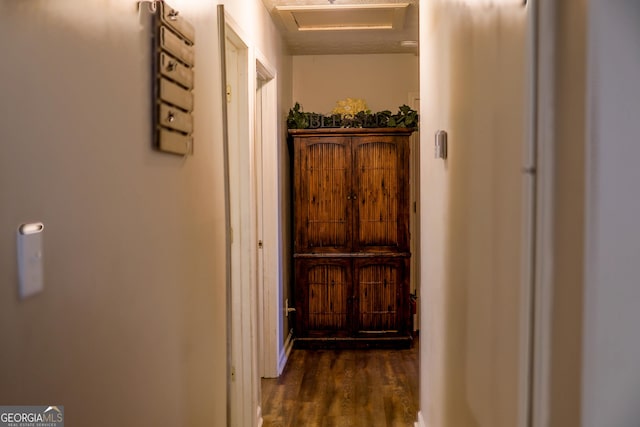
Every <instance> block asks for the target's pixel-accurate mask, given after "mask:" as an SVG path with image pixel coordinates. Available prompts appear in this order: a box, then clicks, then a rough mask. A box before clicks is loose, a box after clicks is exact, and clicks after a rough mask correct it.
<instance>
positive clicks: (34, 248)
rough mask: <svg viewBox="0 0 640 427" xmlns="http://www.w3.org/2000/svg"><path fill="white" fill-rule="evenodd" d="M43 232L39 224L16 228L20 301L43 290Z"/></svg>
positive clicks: (23, 225) (42, 227) (41, 225)
mask: <svg viewBox="0 0 640 427" xmlns="http://www.w3.org/2000/svg"><path fill="white" fill-rule="evenodd" d="M43 230H44V225H43V224H42V223H40V222H36V223H30V224H22V225H21V226H20V227H18V232H17V239H18V282H19V291H20V298H21V299H24V298H27V297H30V296H32V295H35V294H37V293H39V292H42V290H43V289H44V272H43V259H42V258H43V257H42V234H43V233H42V231H43Z"/></svg>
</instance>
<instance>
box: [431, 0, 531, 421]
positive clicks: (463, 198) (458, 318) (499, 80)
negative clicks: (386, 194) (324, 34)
mask: <svg viewBox="0 0 640 427" xmlns="http://www.w3.org/2000/svg"><path fill="white" fill-rule="evenodd" d="M420 14H421V17H420V22H421V35H420V46H421V47H420V49H421V50H420V81H421V88H420V93H421V94H420V98H421V113H422V114H421V116H422V122H421V145H422V147H424V150H423V151H422V152H423V155H422V158H421V194H420V200H421V210H422V212H423V215H422V222H421V230H422V232H421V251H422V260H421V262H422V264H421V272H422V284H421V286H422V288H421V293H420V294H421V300H422V303H423V306H422V314H423V317H422V321H421V341H422V342H421V350H422V353H421V360H420V362H421V369H422V376H421V379H422V381H421V393H420V395H421V402H420V409H421V414H422V416H423V418H424V420H425V421H426V424H427V425H433V426H460V427H471V426H474V427H476V426H477V427H513V426H514V425H517V423H518V419H519V414H518V408H519V407H520V403H521V400H522V398H523V397H522V396H521V395H520V393H519V391H520V385H521V381H522V376H521V374H520V365H519V363H520V354H519V353H520V340H521V336H520V334H521V332H522V325H521V324H520V323H521V322H520V320H521V317H522V312H523V310H526V308H525V307H522V306H521V295H520V289H521V253H522V245H523V241H522V236H523V230H524V225H523V211H522V208H523V200H524V196H523V185H522V179H523V178H522V175H521V168H522V159H523V149H524V145H525V137H526V121H525V120H526V108H527V106H528V104H527V102H528V101H527V99H526V84H527V70H526V57H525V55H526V51H527V49H526V33H527V31H526V29H527V28H526V27H527V8H526V7H521V6H513V7H511V6H498V5H497V4H494V5H489V6H482V5H477V4H473V3H472V2H451V1H444V0H435V1H422V2H421V3H420ZM440 129H442V130H445V131H447V133H448V144H449V145H448V158H447V159H446V160H442V159H435V158H434V156H433V149H432V147H433V138H434V135H435V132H436V131H437V130H440Z"/></svg>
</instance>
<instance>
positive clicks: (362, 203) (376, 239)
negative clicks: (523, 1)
mask: <svg viewBox="0 0 640 427" xmlns="http://www.w3.org/2000/svg"><path fill="white" fill-rule="evenodd" d="M406 149H407V143H406V141H405V139H404V138H397V137H393V136H365V137H361V138H356V139H354V142H353V152H354V156H353V158H354V162H353V171H354V173H353V175H352V179H353V181H354V184H353V187H354V192H353V197H354V202H356V205H357V206H356V214H355V215H354V229H355V236H354V237H355V241H354V242H353V250H354V251H367V250H370V251H389V250H391V251H396V250H398V251H407V250H408V248H409V246H408V244H409V242H408V233H407V230H408V228H407V227H408V224H409V209H408V208H409V202H408V190H409V182H408V179H407V178H408V170H406V168H404V165H405V164H406V165H408V163H407V157H406V154H405V151H406Z"/></svg>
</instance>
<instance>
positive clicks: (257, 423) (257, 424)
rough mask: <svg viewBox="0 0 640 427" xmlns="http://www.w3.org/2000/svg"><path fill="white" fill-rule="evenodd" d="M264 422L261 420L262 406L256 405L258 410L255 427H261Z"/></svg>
mask: <svg viewBox="0 0 640 427" xmlns="http://www.w3.org/2000/svg"><path fill="white" fill-rule="evenodd" d="M263 423H264V420H263V419H262V406H260V405H258V409H257V410H256V426H257V427H262V424H263Z"/></svg>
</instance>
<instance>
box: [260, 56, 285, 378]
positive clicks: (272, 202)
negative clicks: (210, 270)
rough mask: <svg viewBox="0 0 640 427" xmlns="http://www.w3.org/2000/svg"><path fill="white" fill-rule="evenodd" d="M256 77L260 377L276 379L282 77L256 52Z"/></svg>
mask: <svg viewBox="0 0 640 427" xmlns="http://www.w3.org/2000/svg"><path fill="white" fill-rule="evenodd" d="M255 73H256V79H255V80H256V91H255V93H256V99H255V108H254V111H255V113H256V129H255V134H256V142H255V155H256V160H255V162H256V175H255V179H256V189H257V194H256V207H257V211H256V221H257V232H258V241H259V242H261V244H262V246H260V244H259V245H258V249H257V251H258V304H257V305H258V319H259V322H260V325H259V330H258V335H259V345H260V351H259V373H260V376H261V377H269V378H275V377H277V376H278V375H280V373H281V372H282V369H284V363H282V361H281V359H282V357H281V352H280V348H279V347H280V343H283V342H284V339H283V327H282V324H281V323H282V322H281V321H280V317H281V316H283V314H284V309H283V303H282V295H283V279H282V277H283V268H284V266H283V257H282V256H281V254H282V235H283V226H282V211H281V206H282V199H281V191H280V187H279V183H280V180H281V177H280V171H281V169H282V168H281V167H280V156H279V153H280V151H279V147H278V141H279V139H280V138H279V134H278V98H277V96H278V77H277V72H276V71H275V68H274V67H272V66H271V65H270V64H269V62H268V61H267V60H266V59H265V57H264V55H262V54H261V53H260V52H258V51H256V52H255ZM258 81H259V82H260V83H258ZM258 115H259V116H260V117H258ZM265 224H266V226H264V225H265ZM284 362H285V363H286V356H285V358H284Z"/></svg>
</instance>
